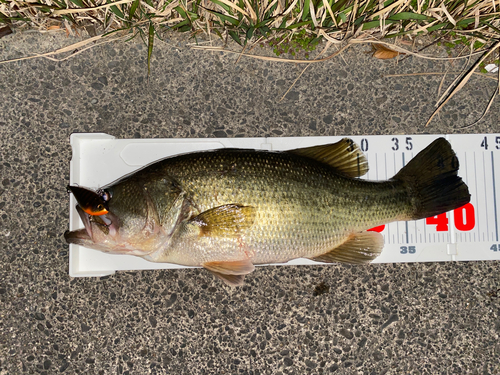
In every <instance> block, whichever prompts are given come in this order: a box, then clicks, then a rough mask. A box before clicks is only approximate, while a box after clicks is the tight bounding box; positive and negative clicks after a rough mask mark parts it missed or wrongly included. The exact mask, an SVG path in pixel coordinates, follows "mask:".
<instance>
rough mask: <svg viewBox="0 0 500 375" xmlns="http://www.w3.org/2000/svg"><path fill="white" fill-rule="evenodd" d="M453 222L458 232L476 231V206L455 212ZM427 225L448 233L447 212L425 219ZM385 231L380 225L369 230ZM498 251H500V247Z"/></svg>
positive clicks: (466, 206)
mask: <svg viewBox="0 0 500 375" xmlns="http://www.w3.org/2000/svg"><path fill="white" fill-rule="evenodd" d="M453 222H454V224H455V228H457V229H458V230H461V231H469V230H472V229H474V227H475V226H476V216H475V213H474V206H473V205H472V204H471V203H467V204H466V205H465V206H462V207H459V208H457V209H455V210H453ZM425 223H426V224H427V225H435V226H436V231H438V232H447V231H448V217H447V216H446V212H445V213H442V214H440V215H437V216H432V217H428V218H427V219H425ZM384 229H385V225H380V226H378V227H375V228H372V229H369V230H370V231H374V232H382V231H383V230H384ZM492 250H493V249H492ZM498 250H499V251H500V246H499V248H498ZM494 251H497V250H494Z"/></svg>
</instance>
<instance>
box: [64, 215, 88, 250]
mask: <svg viewBox="0 0 500 375" xmlns="http://www.w3.org/2000/svg"><path fill="white" fill-rule="evenodd" d="M76 212H78V215H79V216H80V219H81V220H82V222H83V225H84V227H85V228H83V229H78V230H74V231H69V230H67V231H66V232H65V233H64V238H65V239H66V242H67V243H70V244H71V243H72V244H75V245H86V244H88V243H91V242H93V241H92V224H91V223H90V215H89V214H87V213H86V212H85V211H83V210H82V208H81V207H80V206H76Z"/></svg>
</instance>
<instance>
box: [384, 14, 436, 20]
mask: <svg viewBox="0 0 500 375" xmlns="http://www.w3.org/2000/svg"><path fill="white" fill-rule="evenodd" d="M388 19H390V20H393V21H400V20H422V21H433V18H431V17H428V16H426V15H424V14H418V13H413V12H400V13H396V14H393V15H392V16H390V17H389V18H388Z"/></svg>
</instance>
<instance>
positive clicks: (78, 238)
mask: <svg viewBox="0 0 500 375" xmlns="http://www.w3.org/2000/svg"><path fill="white" fill-rule="evenodd" d="M64 239H65V240H66V242H67V243H69V244H75V245H82V246H85V245H87V244H89V243H90V242H92V238H91V237H90V236H89V234H88V232H87V230H86V229H85V228H84V229H78V230H74V231H69V230H67V231H66V232H64Z"/></svg>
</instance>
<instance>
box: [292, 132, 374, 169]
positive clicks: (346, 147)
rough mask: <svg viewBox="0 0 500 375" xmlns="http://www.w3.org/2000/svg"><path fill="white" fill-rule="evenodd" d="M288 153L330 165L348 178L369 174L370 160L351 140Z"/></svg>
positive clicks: (345, 139) (298, 149)
mask: <svg viewBox="0 0 500 375" xmlns="http://www.w3.org/2000/svg"><path fill="white" fill-rule="evenodd" d="M286 152H288V153H291V154H295V155H300V156H304V157H307V158H310V159H314V160H316V161H319V162H321V163H325V164H328V165H329V166H331V167H333V168H335V169H336V170H337V171H339V172H340V173H342V174H344V175H346V176H348V177H360V176H363V175H365V174H366V173H367V172H368V160H367V159H366V157H365V155H364V154H363V152H362V151H361V149H360V148H359V146H358V145H357V144H356V143H354V141H353V140H352V139H350V138H344V139H342V140H340V141H339V142H337V143H333V144H327V145H320V146H312V147H305V148H297V149H295V150H289V151H286Z"/></svg>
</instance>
